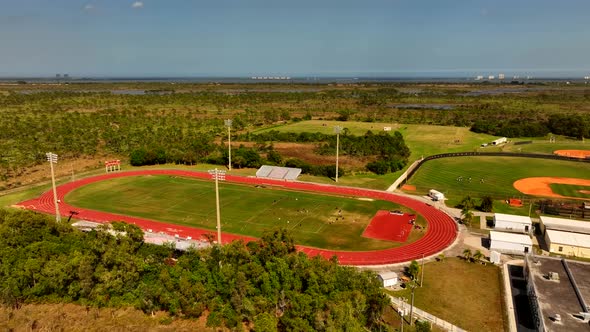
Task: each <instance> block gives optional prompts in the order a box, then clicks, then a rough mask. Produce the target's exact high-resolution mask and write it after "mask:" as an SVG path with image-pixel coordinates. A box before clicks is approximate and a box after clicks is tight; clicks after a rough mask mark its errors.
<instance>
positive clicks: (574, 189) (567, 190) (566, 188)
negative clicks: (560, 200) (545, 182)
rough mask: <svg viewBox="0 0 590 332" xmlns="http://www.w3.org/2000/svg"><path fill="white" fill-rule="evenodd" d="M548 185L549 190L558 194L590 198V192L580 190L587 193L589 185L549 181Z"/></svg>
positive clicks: (589, 188) (589, 189)
mask: <svg viewBox="0 0 590 332" xmlns="http://www.w3.org/2000/svg"><path fill="white" fill-rule="evenodd" d="M549 187H551V190H552V191H553V192H554V193H556V194H558V195H562V196H568V197H579V198H585V199H590V194H586V193H582V192H580V191H581V190H584V191H586V192H587V193H590V186H576V185H571V184H562V183H551V184H550V185H549Z"/></svg>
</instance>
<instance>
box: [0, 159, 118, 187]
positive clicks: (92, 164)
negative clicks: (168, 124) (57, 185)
mask: <svg viewBox="0 0 590 332" xmlns="http://www.w3.org/2000/svg"><path fill="white" fill-rule="evenodd" d="M112 159H119V158H118V157H113V156H101V155H97V156H82V157H79V158H76V159H60V160H59V161H58V164H57V165H56V166H55V177H56V179H60V178H64V177H68V178H71V177H72V173H73V177H74V178H76V174H78V173H80V172H86V171H88V170H91V169H96V168H102V167H103V165H104V161H105V160H112ZM6 178H7V179H6V180H4V181H0V188H4V189H10V188H14V187H20V186H24V185H29V184H33V183H39V182H42V181H47V180H49V179H51V173H50V171H49V164H47V163H42V164H40V165H35V166H31V167H26V168H25V167H21V168H12V169H10V170H7V171H6Z"/></svg>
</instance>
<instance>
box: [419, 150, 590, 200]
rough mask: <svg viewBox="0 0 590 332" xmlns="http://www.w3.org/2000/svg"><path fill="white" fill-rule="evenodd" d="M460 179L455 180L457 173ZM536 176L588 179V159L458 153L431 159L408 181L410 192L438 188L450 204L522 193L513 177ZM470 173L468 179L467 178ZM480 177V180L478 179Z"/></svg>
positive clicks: (425, 191) (589, 170)
mask: <svg viewBox="0 0 590 332" xmlns="http://www.w3.org/2000/svg"><path fill="white" fill-rule="evenodd" d="M461 176H462V177H463V180H462V181H457V178H458V177H461ZM535 176H559V177H571V178H583V179H590V163H581V162H572V161H559V160H545V159H533V158H513V157H457V158H441V159H436V160H430V161H427V162H426V163H424V165H423V166H422V167H421V168H420V169H419V170H418V171H417V172H416V174H414V176H412V178H411V179H410V180H409V181H408V184H411V185H414V186H416V189H417V191H416V192H413V193H427V191H428V190H429V189H436V190H439V191H441V192H443V193H445V195H446V196H447V198H449V200H450V202H449V203H451V204H448V205H450V206H453V203H455V202H456V203H458V200H460V199H462V198H463V197H464V196H466V195H472V196H476V197H480V196H484V195H490V196H492V197H495V198H499V199H508V198H510V197H523V196H525V195H524V194H523V193H521V192H519V191H518V190H516V189H515V188H514V187H513V185H512V184H513V183H514V181H516V180H518V179H522V178H527V177H535ZM469 177H471V181H469ZM481 179H483V182H482V181H481Z"/></svg>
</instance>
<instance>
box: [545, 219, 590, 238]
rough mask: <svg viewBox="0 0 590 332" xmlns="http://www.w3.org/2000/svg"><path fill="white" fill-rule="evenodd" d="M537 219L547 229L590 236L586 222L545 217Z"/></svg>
mask: <svg viewBox="0 0 590 332" xmlns="http://www.w3.org/2000/svg"><path fill="white" fill-rule="evenodd" d="M539 218H540V219H541V222H542V223H543V225H545V227H546V228H547V229H553V230H557V231H571V232H577V233H584V234H590V222H587V221H581V220H574V219H564V218H555V217H547V216H540V217H539Z"/></svg>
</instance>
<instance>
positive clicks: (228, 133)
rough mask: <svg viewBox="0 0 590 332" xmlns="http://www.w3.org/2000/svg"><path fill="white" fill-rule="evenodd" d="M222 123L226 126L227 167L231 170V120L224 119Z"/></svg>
mask: <svg viewBox="0 0 590 332" xmlns="http://www.w3.org/2000/svg"><path fill="white" fill-rule="evenodd" d="M223 123H224V124H225V126H226V127H227V148H228V156H229V162H228V164H227V168H228V169H229V170H230V171H231V124H232V120H229V119H228V120H224V121H223Z"/></svg>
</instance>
